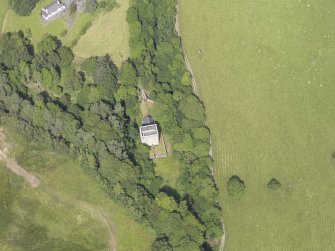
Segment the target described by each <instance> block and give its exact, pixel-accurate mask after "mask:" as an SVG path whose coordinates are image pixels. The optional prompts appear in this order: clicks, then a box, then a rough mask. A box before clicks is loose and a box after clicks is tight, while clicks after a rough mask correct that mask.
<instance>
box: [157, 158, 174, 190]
mask: <svg viewBox="0 0 335 251" xmlns="http://www.w3.org/2000/svg"><path fill="white" fill-rule="evenodd" d="M154 161H155V171H156V174H157V175H159V176H162V177H163V179H164V184H166V185H169V186H171V187H175V186H176V183H177V179H178V177H179V173H180V171H179V163H178V161H176V160H174V159H173V157H172V156H168V157H167V158H163V159H156V160H154Z"/></svg>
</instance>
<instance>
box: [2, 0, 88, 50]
mask: <svg viewBox="0 0 335 251" xmlns="http://www.w3.org/2000/svg"><path fill="white" fill-rule="evenodd" d="M3 1H5V0H3ZM49 3H50V0H41V1H39V2H38V3H37V5H36V7H35V8H34V9H33V11H32V13H31V14H30V15H29V16H26V17H22V16H18V15H17V14H16V13H15V12H14V11H13V10H12V9H10V10H9V11H8V12H7V17H6V22H5V25H4V30H3V32H8V31H18V30H22V31H24V32H25V31H27V30H28V29H30V30H31V33H32V42H33V43H36V42H37V41H39V40H41V38H42V36H43V34H45V33H49V34H52V35H55V36H57V37H59V38H60V39H62V42H63V43H64V44H65V45H68V46H70V45H71V43H72V41H73V40H75V39H77V38H79V37H80V30H81V29H82V28H83V27H84V26H85V24H87V23H88V22H90V21H91V20H93V19H94V15H90V14H87V13H80V14H75V16H74V18H73V23H72V25H67V24H66V22H65V21H64V20H63V19H61V18H58V19H56V20H55V21H53V22H51V23H50V24H48V25H45V24H44V23H43V22H42V21H41V20H40V13H41V9H42V7H44V6H46V5H48V4H49ZM0 17H1V13H0ZM0 20H1V19H0ZM64 30H67V34H66V36H64V37H61V34H62V32H63V31H64Z"/></svg>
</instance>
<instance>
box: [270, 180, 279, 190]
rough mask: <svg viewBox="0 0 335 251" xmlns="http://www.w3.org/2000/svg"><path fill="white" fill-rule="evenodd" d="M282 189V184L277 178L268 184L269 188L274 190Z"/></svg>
mask: <svg viewBox="0 0 335 251" xmlns="http://www.w3.org/2000/svg"><path fill="white" fill-rule="evenodd" d="M280 187H281V184H280V182H279V181H278V180H277V179H276V178H272V179H271V180H270V181H269V183H268V188H270V189H272V190H277V189H279V188H280Z"/></svg>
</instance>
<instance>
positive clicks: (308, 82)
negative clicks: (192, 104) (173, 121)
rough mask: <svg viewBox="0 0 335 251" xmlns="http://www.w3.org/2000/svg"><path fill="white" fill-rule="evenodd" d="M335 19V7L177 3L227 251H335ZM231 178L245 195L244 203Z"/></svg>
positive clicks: (307, 2)
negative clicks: (272, 184) (276, 184)
mask: <svg viewBox="0 0 335 251" xmlns="http://www.w3.org/2000/svg"><path fill="white" fill-rule="evenodd" d="M334 12H335V2H333V1H313V0H301V1H289V0H283V1H267V0H251V1H233V0H223V1H212V0H205V1H195V0H183V1H180V21H181V34H182V38H183V42H184V45H185V48H186V51H187V54H188V56H189V59H190V62H191V64H192V68H193V71H194V74H195V78H196V80H197V84H198V89H199V91H200V96H201V98H202V100H203V101H204V103H205V105H206V112H207V118H208V124H209V127H210V129H211V133H212V142H213V154H214V160H215V177H216V181H217V184H218V186H219V188H220V191H221V195H220V196H221V202H222V206H223V208H224V211H223V212H224V213H223V219H224V222H225V225H226V232H227V235H226V236H227V239H226V246H225V250H227V251H239V250H240V251H263V250H265V251H267V250H276V251H277V250H278V251H287V250H289V251H291V250H292V251H300V250H301V251H309V250H310V251H314V250H333V249H334V242H335V232H334V231H333V226H334V225H335V215H334V205H335V197H334V196H333V184H334V182H335V160H332V158H331V154H332V152H334V151H335V137H334V134H335V116H334V107H335V97H334V94H335V84H334V79H335V72H334V65H335V16H334V14H333V13H334ZM232 175H239V176H240V177H241V178H242V179H243V180H244V181H245V184H246V187H247V188H246V192H245V194H244V196H243V198H241V199H239V200H233V199H231V198H230V197H229V196H228V193H227V191H226V182H227V181H228V179H229V178H230V176H232ZM273 177H276V178H277V179H278V180H279V181H280V182H281V184H282V187H281V188H280V190H279V191H269V190H268V188H267V187H266V184H267V183H268V181H269V180H270V179H271V178H273Z"/></svg>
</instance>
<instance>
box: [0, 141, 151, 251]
mask: <svg viewBox="0 0 335 251" xmlns="http://www.w3.org/2000/svg"><path fill="white" fill-rule="evenodd" d="M7 138H9V137H7ZM10 140H11V141H10V142H12V143H13V142H15V144H14V149H15V151H14V152H13V153H12V156H13V157H15V159H16V160H17V161H18V163H19V164H20V165H21V166H23V167H24V168H26V169H27V170H28V171H30V172H32V173H34V174H35V175H36V176H37V177H38V178H39V179H40V180H41V185H40V186H39V187H38V188H35V189H33V188H31V187H29V186H28V184H27V183H26V182H25V181H24V180H23V179H21V178H19V177H17V176H15V175H14V174H12V173H11V172H9V171H7V169H6V168H5V167H4V166H3V165H1V164H0V195H1V198H2V200H4V202H3V205H4V206H3V207H1V209H2V210H0V220H1V223H2V224H1V226H0V249H1V250H28V249H27V248H28V247H29V249H32V248H33V247H36V246H38V245H39V244H41V245H49V246H48V247H49V248H50V246H51V247H53V248H52V249H51V250H57V245H59V243H60V240H65V241H71V242H73V243H76V244H77V245H81V246H82V247H84V248H87V249H88V250H110V248H111V247H112V246H114V247H115V246H116V248H117V250H127V251H128V250H134V251H135V250H150V247H151V243H152V242H153V239H154V234H153V231H152V230H150V229H148V228H146V227H144V226H142V225H140V224H138V223H136V222H135V220H134V218H133V217H132V216H131V215H129V214H127V212H126V211H125V210H124V209H123V208H121V207H120V206H118V205H116V204H114V203H113V202H112V201H111V199H110V198H109V197H108V196H107V195H106V194H105V192H104V191H103V190H102V189H101V186H100V185H99V184H98V183H97V182H95V181H94V180H92V178H90V177H88V176H87V175H86V174H84V172H83V170H82V169H81V168H80V167H79V165H78V163H77V162H75V161H71V160H69V159H67V158H65V157H64V156H62V155H59V154H56V153H54V152H48V151H45V150H44V149H43V148H41V147H38V146H35V145H29V146H27V145H25V144H22V143H23V141H22V140H21V139H20V138H19V137H11V138H10ZM14 140H15V141H14ZM3 209H4V210H3ZM5 219H6V221H5ZM37 226H39V227H37ZM19 229H21V230H22V231H19ZM38 229H40V231H38ZM24 231H25V232H24ZM28 233H32V234H28ZM43 234H47V235H48V237H49V239H43V238H42V237H43V236H44V235H43ZM50 243H52V244H50ZM58 248H59V247H58ZM36 250H37V249H36ZM38 250H46V249H45V248H44V249H43V248H40V249H38ZM48 250H50V249H48ZM61 250H74V249H73V248H70V247H68V249H66V248H65V249H61ZM76 250H77V249H76ZM80 250H83V249H82V248H81V249H80Z"/></svg>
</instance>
